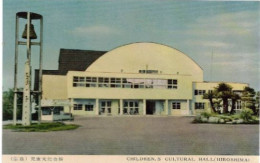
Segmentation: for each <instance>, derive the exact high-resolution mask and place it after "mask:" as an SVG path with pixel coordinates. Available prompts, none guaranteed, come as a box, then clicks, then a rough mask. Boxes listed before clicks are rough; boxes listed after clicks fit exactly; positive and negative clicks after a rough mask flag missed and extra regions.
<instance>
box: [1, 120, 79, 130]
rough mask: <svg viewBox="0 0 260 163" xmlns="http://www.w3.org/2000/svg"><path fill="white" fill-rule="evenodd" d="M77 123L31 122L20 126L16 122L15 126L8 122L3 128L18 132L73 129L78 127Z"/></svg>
mask: <svg viewBox="0 0 260 163" xmlns="http://www.w3.org/2000/svg"><path fill="white" fill-rule="evenodd" d="M78 127H79V125H75V124H64V123H61V122H53V123H41V124H37V123H33V124H31V125H30V126H22V125H21V124H17V125H16V126H14V125H12V124H9V125H5V126H4V129H11V130H14V131H20V132H48V131H63V130H73V129H76V128H78Z"/></svg>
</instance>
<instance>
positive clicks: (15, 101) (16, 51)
mask: <svg viewBox="0 0 260 163" xmlns="http://www.w3.org/2000/svg"><path fill="white" fill-rule="evenodd" d="M18 33H19V19H18V16H17V15H16V23H15V57H14V90H13V91H14V102H13V125H16V120H17V115H16V112H17V66H18Z"/></svg>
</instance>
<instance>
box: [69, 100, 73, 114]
mask: <svg viewBox="0 0 260 163" xmlns="http://www.w3.org/2000/svg"><path fill="white" fill-rule="evenodd" d="M73 106H74V101H73V98H70V113H71V114H72V108H73Z"/></svg>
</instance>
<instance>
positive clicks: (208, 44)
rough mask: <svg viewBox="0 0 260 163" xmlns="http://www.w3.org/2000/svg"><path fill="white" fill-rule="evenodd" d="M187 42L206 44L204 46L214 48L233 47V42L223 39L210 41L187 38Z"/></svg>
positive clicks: (198, 44) (199, 44)
mask: <svg viewBox="0 0 260 163" xmlns="http://www.w3.org/2000/svg"><path fill="white" fill-rule="evenodd" d="M185 43H186V44H188V45H190V44H192V45H197V46H204V47H213V48H229V47H232V46H233V44H232V43H228V42H223V41H210V40H187V41H186V42H185Z"/></svg>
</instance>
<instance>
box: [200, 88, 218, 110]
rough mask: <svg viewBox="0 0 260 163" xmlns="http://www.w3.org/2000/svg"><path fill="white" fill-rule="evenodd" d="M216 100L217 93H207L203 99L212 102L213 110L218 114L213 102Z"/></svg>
mask: <svg viewBox="0 0 260 163" xmlns="http://www.w3.org/2000/svg"><path fill="white" fill-rule="evenodd" d="M214 98H216V93H215V91H209V92H208V93H205V94H204V95H203V99H208V100H209V102H210V106H211V110H212V111H213V112H214V113H216V108H215V105H214V102H213V99H214Z"/></svg>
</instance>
